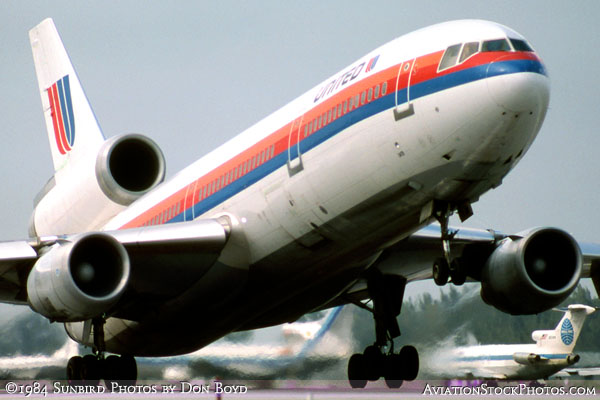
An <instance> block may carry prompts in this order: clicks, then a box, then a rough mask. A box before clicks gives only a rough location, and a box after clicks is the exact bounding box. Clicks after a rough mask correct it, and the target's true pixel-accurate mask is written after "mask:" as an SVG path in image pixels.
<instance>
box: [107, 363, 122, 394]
mask: <svg viewBox="0 0 600 400" xmlns="http://www.w3.org/2000/svg"><path fill="white" fill-rule="evenodd" d="M120 361H121V360H120V359H119V356H115V355H112V356H108V357H106V359H105V360H104V383H105V384H106V387H107V389H108V390H111V389H112V384H113V382H114V383H116V384H118V385H122V384H123V380H122V379H121V376H122V374H121V363H120Z"/></svg>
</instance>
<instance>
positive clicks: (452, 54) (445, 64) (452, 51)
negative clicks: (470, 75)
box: [438, 44, 461, 71]
mask: <svg viewBox="0 0 600 400" xmlns="http://www.w3.org/2000/svg"><path fill="white" fill-rule="evenodd" d="M460 46H461V44H455V45H452V46H450V47H448V48H447V49H446V52H445V53H444V56H443V57H442V60H441V61H440V66H439V68H438V71H441V70H443V69H446V68H450V67H452V66H453V65H454V64H456V60H457V59H458V53H459V52H460Z"/></svg>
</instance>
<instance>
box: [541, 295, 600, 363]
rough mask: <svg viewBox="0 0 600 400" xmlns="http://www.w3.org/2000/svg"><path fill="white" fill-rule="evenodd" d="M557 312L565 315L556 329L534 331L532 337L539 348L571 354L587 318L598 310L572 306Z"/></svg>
mask: <svg viewBox="0 0 600 400" xmlns="http://www.w3.org/2000/svg"><path fill="white" fill-rule="evenodd" d="M555 311H562V312H564V313H565V314H564V315H563V317H562V318H561V320H560V321H559V322H558V325H556V328H554V330H551V331H534V332H533V334H532V337H533V339H534V340H535V341H536V342H537V343H538V345H539V346H544V347H549V348H552V349H556V350H557V351H561V352H568V353H570V352H572V351H573V348H574V347H575V344H576V343H577V339H578V338H579V334H580V333H581V329H582V328H583V323H584V322H585V319H586V317H587V316H588V315H590V314H591V313H593V312H594V311H596V309H595V308H594V307H590V306H586V305H583V304H571V305H569V306H568V307H566V308H560V309H558V308H557V309H555Z"/></svg>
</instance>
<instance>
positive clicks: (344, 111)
mask: <svg viewBox="0 0 600 400" xmlns="http://www.w3.org/2000/svg"><path fill="white" fill-rule="evenodd" d="M347 111H348V101H347V100H346V101H344V109H343V110H342V113H343V114H346V112H347Z"/></svg>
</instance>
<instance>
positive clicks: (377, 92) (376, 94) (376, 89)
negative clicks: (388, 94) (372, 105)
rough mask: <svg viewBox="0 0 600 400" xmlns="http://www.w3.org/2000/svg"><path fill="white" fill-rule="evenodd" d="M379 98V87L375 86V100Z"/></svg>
mask: <svg viewBox="0 0 600 400" xmlns="http://www.w3.org/2000/svg"><path fill="white" fill-rule="evenodd" d="M378 97H379V85H377V86H375V98H378Z"/></svg>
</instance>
